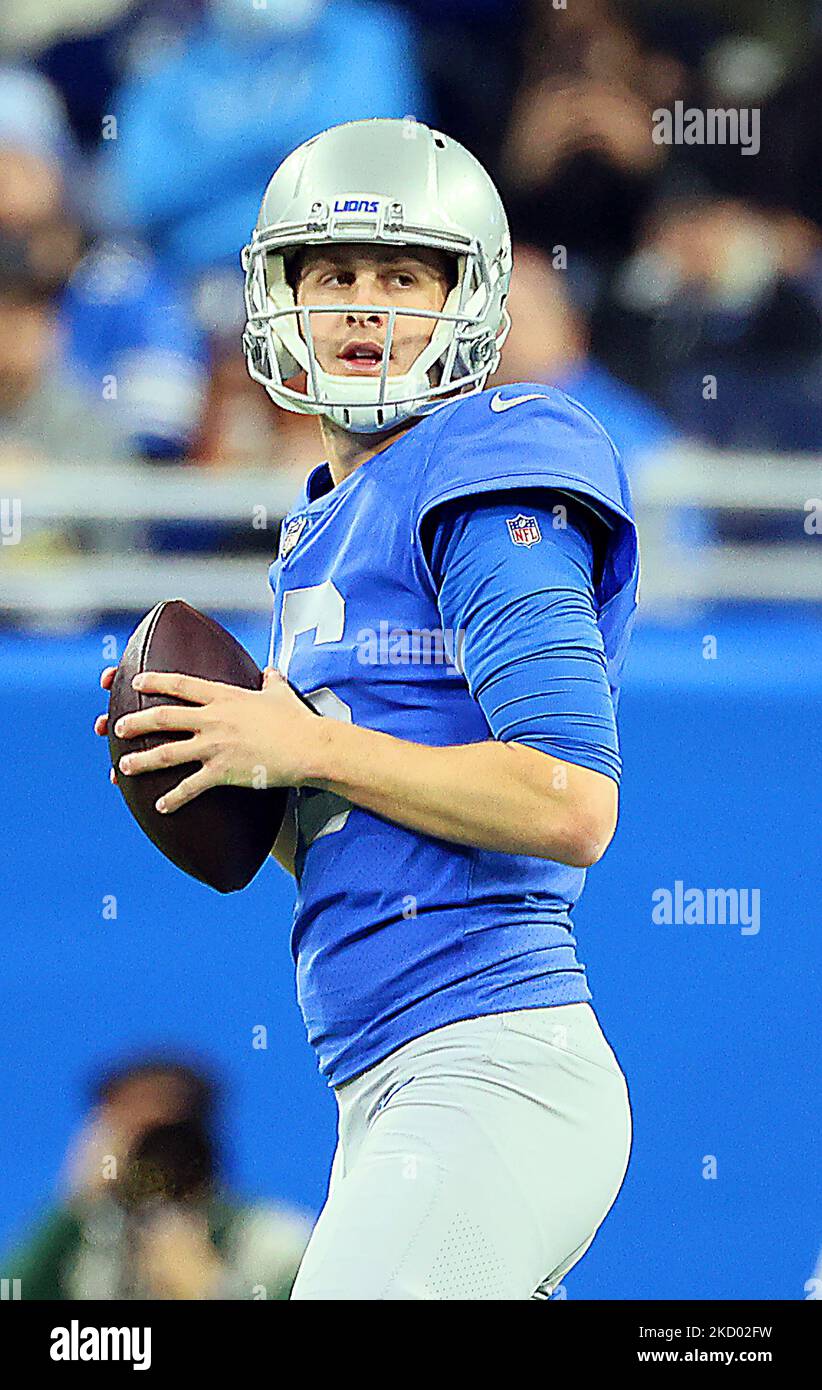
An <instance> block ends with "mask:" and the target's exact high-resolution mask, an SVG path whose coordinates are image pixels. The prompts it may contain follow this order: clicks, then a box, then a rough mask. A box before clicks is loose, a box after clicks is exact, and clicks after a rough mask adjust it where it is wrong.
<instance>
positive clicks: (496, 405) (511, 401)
mask: <svg viewBox="0 0 822 1390" xmlns="http://www.w3.org/2000/svg"><path fill="white" fill-rule="evenodd" d="M547 399H548V397H547V396H543V395H542V394H541V393H540V394H538V395H531V396H509V397H508V399H507V400H506V401H504V400H503V399H502V396H501V395H500V393H499V391H498V392H497V394H496V395H495V396H492V397H491V402H490V404H491V409H492V410H495V411H496V412H497V414H498V415H499V413H500V412H501V411H503V410H512V409H513V407H514V406H515V405H524V404H525V402H526V401H545V400H547Z"/></svg>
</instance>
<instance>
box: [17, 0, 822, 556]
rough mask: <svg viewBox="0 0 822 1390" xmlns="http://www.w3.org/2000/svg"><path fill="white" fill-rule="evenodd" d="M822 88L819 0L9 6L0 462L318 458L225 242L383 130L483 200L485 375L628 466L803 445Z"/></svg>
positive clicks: (252, 0)
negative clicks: (504, 216)
mask: <svg viewBox="0 0 822 1390" xmlns="http://www.w3.org/2000/svg"><path fill="white" fill-rule="evenodd" d="M820 73H822V4H820V3H819V2H818V0H790V2H789V3H785V4H783V5H780V6H772V5H769V4H767V3H764V0H763V3H757V0H738V3H736V4H735V3H733V0H726V3H722V4H718V3H712V0H568V3H567V4H565V5H564V7H559V8H557V7H556V6H555V3H554V0H529V2H528V3H525V0H394V2H393V3H392V4H390V5H389V4H385V3H382V0H265V3H263V0H37V3H35V4H32V3H31V0H5V3H4V6H3V8H2V13H0V463H3V462H9V461H12V462H14V463H15V464H16V465H17V466H18V467H19V466H20V465H21V461H22V463H23V465H25V466H26V467H32V468H33V467H35V466H37V465H40V466H41V467H43V468H48V466H49V464H54V463H59V462H65V463H70V462H72V461H76V460H77V459H78V458H82V459H83V460H85V461H91V460H95V459H99V460H102V461H106V460H111V461H119V462H121V463H122V462H124V461H128V460H129V459H132V460H139V461H145V460H150V461H152V462H154V463H157V464H162V465H169V464H170V465H174V464H180V463H186V464H194V465H197V466H198V467H202V468H208V467H215V466H216V467H219V468H220V469H226V468H230V467H232V466H245V465H255V464H260V465H264V466H266V467H268V468H273V469H288V468H294V469H295V470H296V469H298V468H300V467H301V466H302V465H303V464H306V465H309V464H311V463H313V462H315V461H316V460H317V458H318V456H320V455H319V448H320V445H319V439H318V434H317V429H316V422H314V421H313V420H311V419H310V418H309V419H306V418H303V417H298V416H293V415H288V414H286V413H285V412H282V411H279V410H278V409H277V408H276V407H275V406H274V405H273V404H272V403H271V402H270V401H269V400H268V398H267V397H266V395H265V393H264V392H263V390H262V389H261V388H259V387H257V386H256V385H254V384H253V383H252V382H251V381H250V380H249V379H248V377H247V374H246V369H245V364H244V360H243V356H242V352H241V348H240V334H241V331H242V326H243V308H242V276H241V272H240V267H239V249H240V247H241V246H242V245H243V244H244V242H245V241H246V240H247V239H248V237H249V234H250V231H251V229H252V226H253V224H254V221H255V218H256V212H257V208H258V204H259V200H260V196H261V193H262V191H263V189H264V187H265V184H266V182H267V179H268V178H269V177H270V175H271V173H272V171H273V170H274V168H275V167H276V166H277V164H278V163H279V161H280V160H281V159H282V158H283V157H284V156H285V155H286V154H287V153H288V152H289V151H290V150H291V149H292V148H293V147H294V146H295V145H297V144H298V143H299V142H300V141H302V140H304V139H306V138H307V137H309V136H310V135H312V134H314V133H316V132H317V131H318V130H320V129H323V128H325V127H326V126H328V125H331V124H334V123H337V122H340V121H345V120H349V119H359V118H362V117H367V116H377V115H379V116H396V117H402V116H407V115H413V116H415V117H416V118H418V119H420V120H424V121H426V122H428V123H431V124H434V125H435V126H438V127H441V128H442V129H443V130H445V131H447V132H448V133H450V134H451V135H453V136H455V137H456V138H457V139H459V140H460V141H462V142H463V143H464V144H465V145H466V146H467V147H468V148H469V149H470V150H472V151H473V152H474V153H476V154H477V155H478V156H479V157H480V159H482V160H483V161H484V162H485V164H486V165H487V167H488V168H489V170H490V172H491V173H492V175H493V176H494V178H495V179H496V180H497V182H498V184H499V187H500V189H501V190H502V193H503V196H504V198H505V201H506V204H507V206H508V208H509V212H510V218H511V224H512V229H513V234H514V238H515V244H516V254H515V271H514V279H513V285H512V292H511V301H510V307H511V311H512V315H513V324H514V326H513V330H512V334H511V337H510V339H509V342H508V345H507V347H506V350H505V353H504V361H503V366H502V369H501V371H500V373H499V374H498V381H499V382H500V383H502V382H505V381H515V380H521V379H530V380H542V381H546V382H550V383H553V384H557V385H560V386H562V387H564V388H566V389H567V390H569V392H570V393H571V394H573V395H575V396H576V397H577V398H578V399H580V400H582V402H583V403H584V404H585V405H587V406H588V407H589V408H590V409H592V410H593V411H594V412H595V413H596V414H598V415H599V416H600V418H602V420H603V422H604V423H605V424H606V426H607V427H608V428H609V429H610V430H611V431H612V433H613V435H614V437H615V439H616V441H617V443H618V445H619V446H620V448H621V449H622V451H623V454H624V456H625V458H626V462H627V463H628V466H629V471H630V472H631V473H633V474H634V475H635V476H636V475H637V474H638V473H639V471H640V470H641V468H642V467H643V462H644V461H645V460H646V459H647V458H648V457H653V456H654V453H655V452H656V453H658V452H659V450H660V449H661V448H662V447H664V446H665V445H667V444H669V443H671V442H675V441H677V440H683V439H684V440H687V441H693V442H695V443H697V444H699V445H703V446H712V447H720V448H725V449H745V450H757V451H760V452H761V451H767V452H772V451H776V452H779V451H789V452H796V451H813V450H820V449H822V372H820V366H821V365H822V181H820V178H819V172H818V171H819V156H820V152H821V150H822V114H820V107H819V103H818V101H817V100H816V92H815V87H816V81H817V75H818V74H820ZM677 101H682V102H684V103H685V105H686V106H690V105H692V104H695V105H698V106H700V107H703V108H704V107H721V108H728V107H732V108H749V109H751V108H755V109H756V110H757V111H760V112H761V148H759V149H758V151H757V152H756V153H755V154H753V153H751V152H749V153H747V154H745V153H744V152H743V151H742V150H741V149H740V148H739V147H738V146H736V147H734V146H727V145H726V146H720V145H708V144H703V145H687V146H685V145H663V144H657V143H654V141H653V140H652V138H651V121H652V112H653V111H654V110H656V109H659V108H669V109H672V108H673V107H674V103H675V102H677ZM709 375H712V376H713V377H714V378H716V380H717V382H718V386H717V389H716V391H715V392H713V393H712V392H711V390H710V389H709V390H708V391H707V392H706V390H705V388H704V382H705V380H706V378H707V377H708V376H709ZM692 521H693V518H692ZM734 524H735V523H734V521H733V519H732V518H729V517H727V516H726V517H725V518H724V520H723V522H722V527H723V528H724V531H725V532H726V533H727V534H729V535H731V536H732V535H733V530H734ZM744 524H746V525H747V526H748V529H750V524H751V522H750V518H748V519H747V522H745V523H744ZM736 525H737V529H738V528H739V525H740V522H739V520H738V519H737V522H736ZM743 529H744V526H743ZM698 532H699V526H698V525H697V526H696V534H698ZM231 539H232V543H235V544H236V545H237V546H238V547H239V548H240V549H249V548H251V547H253V546H254V545H255V544H257V545H260V546H262V547H265V546H266V545H268V546H269V548H270V538H269V537H263V538H260V537H258V536H255V534H254V533H253V532H252V531H250V529H249V528H248V527H247V526H246V527H242V528H240V533H239V534H238V535H235V536H234V537H233V538H231ZM75 540H76V537H75ZM48 543H51V544H52V545H54V546H56V548H57V549H58V550H59V549H60V548H61V547H65V546H66V545H69V546H70V545H71V544H72V537H71V534H70V533H66V532H65V531H61V532H60V533H59V535H56V536H55V535H52V536H51V537H49V536H48V535H45V536H44V533H43V530H42V528H40V529H39V530H38V529H37V528H35V529H34V531H33V532H32V533H31V534H30V536H29V538H28V544H29V546H31V545H35V544H36V545H40V546H41V547H43V545H47V544H48ZM173 543H174V546H175V547H176V548H178V549H179V548H180V546H182V547H183V548H185V547H186V546H196V544H197V539H196V533H195V532H194V531H192V530H191V529H189V530H188V531H187V532H184V533H181V532H176V533H175V535H174V542H173ZM149 544H150V545H153V546H155V547H159V548H162V546H163V544H164V540H163V528H162V527H158V528H156V529H155V531H154V532H152V534H151V536H150V537H149ZM25 548H26V538H25V537H24V538H23V550H24V551H25ZM4 558H6V559H11V558H12V557H11V556H9V555H8V553H7V555H6V556H5V557H4ZM15 558H16V557H15Z"/></svg>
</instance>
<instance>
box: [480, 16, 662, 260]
mask: <svg viewBox="0 0 822 1390" xmlns="http://www.w3.org/2000/svg"><path fill="white" fill-rule="evenodd" d="M524 51H525V57H526V62H525V70H524V73H523V79H522V85H521V88H520V91H519V93H518V95H517V98H516V101H515V103H514V111H513V115H512V118H511V124H510V128H509V130H508V133H507V138H506V141H505V144H504V146H503V150H502V156H501V177H502V186H503V191H504V193H505V195H506V198H507V202H508V206H509V209H510V214H511V223H512V228H513V231H514V234H515V235H516V236H518V237H520V238H521V239H523V240H526V241H529V242H531V243H532V244H534V245H539V246H542V247H543V248H544V249H546V250H549V251H550V250H551V248H552V247H553V246H555V245H562V246H565V247H566V248H567V249H568V254H569V257H574V258H580V257H584V258H585V259H586V261H587V262H589V263H590V267H591V273H592V274H594V275H595V276H599V275H602V274H604V273H606V272H607V271H608V270H609V269H610V268H612V267H613V265H614V264H615V263H617V262H618V261H619V260H620V259H621V257H623V256H624V255H626V254H627V253H628V252H629V251H630V249H631V247H632V245H633V241H634V238H635V235H636V231H637V228H638V226H639V223H640V220H641V218H642V216H643V214H644V212H645V209H646V208H647V206H648V204H649V202H650V200H651V198H652V197H653V196H654V194H655V191H656V188H657V185H658V181H659V178H660V175H661V173H662V171H663V169H664V167H665V164H666V161H667V158H668V151H667V149H666V147H664V146H661V145H658V144H655V143H654V142H653V140H652V138H651V130H652V121H651V112H652V111H653V110H654V109H656V108H657V107H660V106H670V105H671V103H672V102H673V101H674V100H675V99H676V98H677V97H679V96H682V95H683V92H684V89H685V85H686V80H687V74H686V70H685V67H684V65H683V64H682V63H681V62H679V61H677V59H676V58H675V56H674V55H673V54H671V53H669V52H667V51H663V50H662V49H661V48H657V47H654V46H651V44H650V43H649V42H647V41H645V40H644V39H643V37H642V35H641V33H640V31H639V30H638V28H637V27H636V25H635V24H634V23H632V22H631V19H630V18H629V8H628V7H626V6H625V5H623V4H620V3H617V0H574V3H573V4H572V5H569V6H568V7H567V9H561V10H558V9H556V8H554V6H553V5H552V3H551V0H538V3H537V4H535V6H534V11H533V17H532V25H531V31H530V33H529V34H528V35H527V37H526V43H525V50H524Z"/></svg>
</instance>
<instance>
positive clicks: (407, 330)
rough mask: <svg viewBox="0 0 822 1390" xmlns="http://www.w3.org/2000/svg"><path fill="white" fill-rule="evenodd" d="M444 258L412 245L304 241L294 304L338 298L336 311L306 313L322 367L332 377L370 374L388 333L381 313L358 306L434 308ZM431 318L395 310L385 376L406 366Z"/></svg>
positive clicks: (444, 284) (439, 300)
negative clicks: (312, 244)
mask: <svg viewBox="0 0 822 1390" xmlns="http://www.w3.org/2000/svg"><path fill="white" fill-rule="evenodd" d="M448 289H449V280H448V262H447V259H446V257H445V256H444V255H442V254H441V253H440V252H438V251H433V250H428V249H427V248H424V247H419V248H416V249H414V250H409V251H405V250H402V249H400V250H395V249H394V248H393V247H373V246H359V245H351V246H344V247H336V246H335V247H312V248H311V249H310V250H309V251H308V252H307V253H306V254H305V258H304V260H303V262H302V269H301V275H300V281H299V284H298V286H297V296H296V297H297V303H298V304H339V303H342V304H345V305H347V306H348V307H347V309H346V311H345V312H344V313H339V314H311V315H310V321H311V332H312V335H313V338H314V351H315V354H316V357H317V361H318V362H319V364H320V366H321V367H322V369H323V371H326V372H331V373H333V374H334V375H335V376H378V375H379V373H380V371H381V370H382V353H383V348H384V346H385V342H386V338H387V334H388V315H387V314H384V313H372V312H370V311H368V310H366V309H364V308H362V307H360V306H363V305H367V304H380V305H382V304H385V305H389V306H392V307H393V306H394V305H396V306H397V307H398V308H403V309H436V310H439V309H442V306H443V304H444V303H445V300H446V297H447V295H448ZM436 324H437V320H436V319H430V318H421V317H418V316H412V315H407V314H398V315H397V318H396V320H395V324H394V333H393V336H392V342H391V355H390V359H389V364H388V375H389V376H402V375H404V373H406V372H408V371H409V370H410V368H411V367H412V365H413V363H414V362H415V361H416V359H417V358H418V357H419V355H420V353H421V352H422V350H423V348H425V347H426V346H427V345H428V343H429V342H430V339H431V335H432V333H433V332H434V329H435V327H436Z"/></svg>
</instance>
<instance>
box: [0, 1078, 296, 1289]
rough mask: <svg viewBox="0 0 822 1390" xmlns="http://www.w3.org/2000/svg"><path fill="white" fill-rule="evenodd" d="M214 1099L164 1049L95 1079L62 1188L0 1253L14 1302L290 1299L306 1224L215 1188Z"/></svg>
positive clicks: (285, 1211) (281, 1209)
mask: <svg viewBox="0 0 822 1390" xmlns="http://www.w3.org/2000/svg"><path fill="white" fill-rule="evenodd" d="M215 1099H216V1098H215V1088H214V1084H213V1082H212V1081H211V1079H210V1078H209V1077H208V1076H207V1075H206V1074H205V1072H204V1071H203V1070H202V1068H201V1067H199V1066H197V1067H191V1066H188V1065H186V1064H184V1063H183V1062H181V1061H180V1060H178V1059H176V1058H174V1057H169V1056H160V1057H148V1058H144V1059H139V1060H137V1061H136V1062H133V1063H130V1064H128V1065H126V1066H124V1067H121V1068H117V1069H115V1070H113V1071H111V1072H109V1073H107V1074H106V1075H104V1076H103V1077H101V1079H100V1080H99V1082H97V1084H96V1085H95V1086H94V1088H93V1093H92V1102H93V1105H92V1109H91V1111H90V1113H89V1115H88V1117H87V1119H86V1121H85V1123H84V1125H83V1127H82V1129H81V1131H80V1134H79V1135H78V1136H77V1139H76V1140H75V1142H74V1144H73V1145H72V1147H71V1149H70V1152H69V1156H68V1160H67V1168H66V1172H65V1174H64V1180H63V1182H64V1187H65V1189H66V1190H65V1193H64V1195H63V1196H62V1197H61V1199H60V1200H59V1202H58V1203H57V1204H56V1205H55V1206H54V1207H53V1208H52V1209H51V1210H50V1211H48V1212H47V1213H46V1214H45V1215H44V1216H43V1217H42V1218H41V1220H40V1222H39V1224H38V1225H37V1226H36V1228H35V1229H34V1230H33V1231H32V1232H31V1233H30V1234H29V1236H28V1238H27V1239H26V1240H25V1242H24V1243H23V1244H22V1245H20V1246H19V1247H18V1248H17V1249H16V1250H13V1251H11V1252H10V1253H9V1254H8V1255H7V1256H6V1258H5V1259H4V1262H3V1270H4V1273H7V1275H8V1277H10V1278H14V1279H20V1280H21V1295H22V1298H24V1299H74V1300H77V1299H145V1298H162V1299H287V1298H288V1295H289V1293H290V1290H291V1285H292V1283H293V1281H294V1278H295V1276H296V1273H297V1269H298V1266H299V1263H300V1260H301V1259H302V1254H303V1251H304V1249H305V1246H306V1244H307V1242H308V1237H309V1235H310V1231H311V1224H310V1222H309V1221H308V1220H307V1219H306V1218H305V1217H304V1216H302V1215H301V1214H300V1213H298V1212H297V1211H295V1210H293V1209H291V1208H290V1207H286V1206H284V1205H275V1204H273V1203H246V1202H240V1201H238V1200H237V1199H236V1198H235V1197H232V1196H230V1195H229V1194H228V1193H227V1192H226V1191H225V1190H224V1189H223V1187H222V1185H221V1183H220V1180H219V1165H218V1158H217V1153H216V1142H215V1128H216V1126H215Z"/></svg>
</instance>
